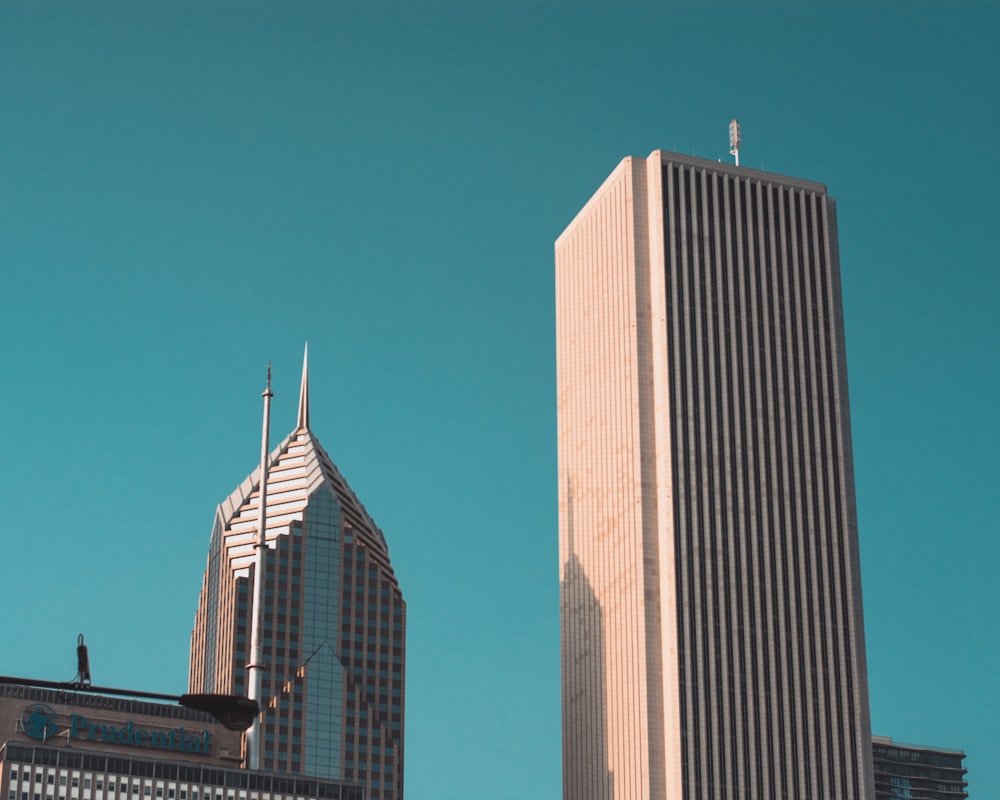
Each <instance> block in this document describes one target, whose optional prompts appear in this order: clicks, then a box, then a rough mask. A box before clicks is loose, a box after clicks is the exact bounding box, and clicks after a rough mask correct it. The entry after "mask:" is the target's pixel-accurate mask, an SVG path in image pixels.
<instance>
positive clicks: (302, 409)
mask: <svg viewBox="0 0 1000 800" xmlns="http://www.w3.org/2000/svg"><path fill="white" fill-rule="evenodd" d="M298 427H299V429H300V430H302V429H305V430H309V342H306V351H305V353H304V354H303V356H302V388H301V389H300V390H299V425H298Z"/></svg>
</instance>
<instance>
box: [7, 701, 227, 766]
mask: <svg viewBox="0 0 1000 800" xmlns="http://www.w3.org/2000/svg"><path fill="white" fill-rule="evenodd" d="M21 729H22V730H23V731H24V732H25V734H27V735H28V736H30V737H31V738H32V739H38V740H39V741H42V742H44V741H47V740H48V739H51V738H52V737H54V736H66V737H67V738H69V739H71V740H75V741H86V742H102V743H104V744H118V745H126V746H128V747H149V748H153V749H156V750H170V751H173V752H175V753H197V754H199V755H203V756H207V755H209V754H210V753H211V745H212V735H211V733H210V732H209V731H207V730H204V731H202V732H201V733H192V732H190V731H186V730H184V728H171V729H170V730H148V729H147V728H140V727H138V726H137V725H136V724H135V722H134V721H132V720H127V721H125V723H124V724H123V725H107V724H105V723H99V722H91V721H90V720H88V719H87V718H86V717H85V716H83V715H82V714H70V715H69V725H68V726H67V725H65V724H61V723H60V722H59V715H58V714H57V713H56V712H55V711H54V710H53V709H52V707H51V706H47V705H45V704H44V703H32V704H31V705H30V706H26V707H25V708H24V710H23V711H22V712H21Z"/></svg>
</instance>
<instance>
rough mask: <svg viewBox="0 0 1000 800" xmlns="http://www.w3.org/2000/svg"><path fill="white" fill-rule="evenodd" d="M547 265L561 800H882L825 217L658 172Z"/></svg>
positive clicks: (824, 211) (825, 211) (799, 203)
mask: <svg viewBox="0 0 1000 800" xmlns="http://www.w3.org/2000/svg"><path fill="white" fill-rule="evenodd" d="M555 261H556V351H557V356H556V359H557V402H558V431H559V433H558V448H559V558H560V583H561V618H562V676H563V795H564V797H565V798H566V800H663V799H664V798H671V799H672V800H675V799H676V800H680V798H684V800H695V798H701V799H703V800H723V799H725V798H728V799H729V800H737V798H739V800H750V799H757V800H775V799H776V798H787V799H788V800H791V799H792V798H796V799H797V800H802V799H804V798H810V799H811V800H821V799H826V800H860V799H861V798H866V799H870V798H872V797H873V793H874V789H873V782H872V757H871V740H870V730H871V729H870V725H869V711H868V679H867V668H866V661H865V641H864V624H863V617H862V607H861V579H860V569H859V558H858V532H857V521H856V511H855V499H854V474H853V463H852V454H851V435H850V416H849V411H848V395H847V369H846V362H845V356H844V332H843V319H842V312H841V294H840V264H839V258H838V251H837V222H836V210H835V205H834V201H833V200H832V199H831V198H830V197H829V196H828V195H827V193H826V188H825V187H824V186H822V185H821V184H818V183H811V182H807V181H802V180H797V179H794V178H786V177H782V176H778V175H772V174H768V173H764V172H758V171H756V170H751V169H745V168H740V167H734V166H729V165H724V164H721V163H716V162H713V161H704V160H701V159H696V158H689V157H686V156H680V155H676V154H672V153H666V152H661V151H656V152H654V153H653V154H652V155H651V156H650V157H649V158H647V159H643V158H631V157H630V158H626V159H625V160H624V161H622V162H621V163H620V164H619V165H618V167H617V168H616V169H615V170H614V171H613V172H612V173H611V175H610V176H609V177H608V178H607V180H606V181H605V182H604V184H603V185H602V186H601V187H600V188H599V189H598V190H597V192H596V194H594V196H593V197H592V198H591V199H590V201H589V202H588V203H587V204H586V205H585V206H584V208H583V210H582V211H580V213H579V214H578V215H577V217H576V218H575V219H574V220H573V221H572V222H571V223H570V225H569V227H568V228H567V229H566V230H565V231H564V232H563V234H562V235H561V236H560V237H559V239H558V240H557V242H556V246H555Z"/></svg>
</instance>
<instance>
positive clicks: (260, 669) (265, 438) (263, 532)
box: [246, 362, 274, 769]
mask: <svg viewBox="0 0 1000 800" xmlns="http://www.w3.org/2000/svg"><path fill="white" fill-rule="evenodd" d="M261 396H262V397H263V398H264V425H263V431H262V433H261V443H260V493H259V500H258V502H257V509H258V521H257V541H256V543H255V544H254V553H255V555H254V576H253V607H252V609H251V611H250V613H251V615H252V617H251V622H250V663H249V664H247V673H248V674H247V680H248V683H249V684H250V691H249V695H250V700H251V701H254V702H257V703H259V702H260V698H261V694H262V689H263V683H264V680H263V678H264V638H263V631H262V630H261V629H262V627H263V620H264V580H265V578H264V575H265V570H266V566H265V557H266V556H267V461H268V457H267V456H268V449H269V447H270V442H269V440H270V438H271V398H272V397H274V392H272V391H271V364H270V362H268V365H267V388H265V389H264V391H263V393H262V395H261ZM246 764H247V766H248V767H249V768H250V769H258V765H259V764H260V715H259V714H258V715H256V716H255V717H254V720H253V724H252V725H251V726H250V729H249V730H248V731H247V735H246Z"/></svg>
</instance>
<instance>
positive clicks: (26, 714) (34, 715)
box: [21, 703, 59, 742]
mask: <svg viewBox="0 0 1000 800" xmlns="http://www.w3.org/2000/svg"><path fill="white" fill-rule="evenodd" d="M58 716H59V715H58V714H56V712H55V711H53V710H52V708H51V707H50V706H47V705H45V703H32V704H31V705H30V706H28V707H27V708H25V709H24V711H22V712H21V728H22V730H24V732H25V733H26V734H28V736H30V737H31V738H32V739H38V740H39V741H41V742H44V741H45V740H46V739H50V738H52V737H53V736H55V735H56V734H57V733H59V723H57V722H56V719H57V717H58Z"/></svg>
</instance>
